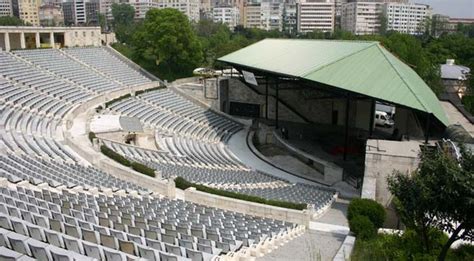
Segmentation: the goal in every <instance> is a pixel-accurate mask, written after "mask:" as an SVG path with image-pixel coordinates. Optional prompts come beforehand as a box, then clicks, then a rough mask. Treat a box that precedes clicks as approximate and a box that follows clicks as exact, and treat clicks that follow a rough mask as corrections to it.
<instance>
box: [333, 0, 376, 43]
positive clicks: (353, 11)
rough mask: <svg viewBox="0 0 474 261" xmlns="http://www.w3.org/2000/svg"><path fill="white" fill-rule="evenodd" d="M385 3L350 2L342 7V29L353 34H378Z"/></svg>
mask: <svg viewBox="0 0 474 261" xmlns="http://www.w3.org/2000/svg"><path fill="white" fill-rule="evenodd" d="M383 6H384V3H383V2H350V3H346V4H343V5H342V9H341V10H342V12H341V29H342V30H344V31H349V32H351V33H353V34H357V35H364V34H378V33H379V32H380V29H381V23H380V21H381V19H380V18H381V16H382V15H383Z"/></svg>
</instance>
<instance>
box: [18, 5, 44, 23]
mask: <svg viewBox="0 0 474 261" xmlns="http://www.w3.org/2000/svg"><path fill="white" fill-rule="evenodd" d="M40 5H41V0H18V17H19V18H20V19H21V20H23V21H24V22H26V23H29V24H31V25H34V26H38V25H40V20H39V7H40Z"/></svg>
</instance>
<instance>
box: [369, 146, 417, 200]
mask: <svg viewBox="0 0 474 261" xmlns="http://www.w3.org/2000/svg"><path fill="white" fill-rule="evenodd" d="M421 144H422V142H421V141H401V142H399V141H388V140H367V150H366V154H365V172H364V182H363V186H362V197H363V198H371V199H375V200H376V201H377V202H379V203H381V204H382V205H384V206H388V205H389V204H390V202H391V199H392V195H391V194H390V192H389V191H388V184H387V178H388V177H389V176H390V175H392V174H393V172H394V171H400V172H402V173H406V174H407V175H409V174H410V173H411V172H412V171H414V170H416V168H417V167H418V164H419V158H418V154H419V152H420V145H421Z"/></svg>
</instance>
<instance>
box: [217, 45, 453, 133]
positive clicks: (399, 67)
mask: <svg viewBox="0 0 474 261" xmlns="http://www.w3.org/2000/svg"><path fill="white" fill-rule="evenodd" d="M219 61H222V62H226V63H230V64H234V65H241V66H245V67H248V68H253V69H256V70H261V71H267V72H272V73H277V74H282V75H287V76H291V77H298V78H301V79H306V80H310V81H314V82H320V83H324V84H327V85H330V86H334V87H337V88H341V89H344V90H347V91H351V92H355V93H359V94H363V95H366V96H370V97H374V98H376V99H380V100H383V101H388V102H392V103H395V104H398V105H403V106H406V107H409V108H413V109H416V110H420V111H423V112H427V113H432V114H433V115H434V116H435V117H436V118H437V119H438V120H439V121H441V122H442V123H443V124H444V125H446V126H447V125H448V124H449V123H448V119H447V117H446V114H445V113H444V110H443V109H442V107H441V105H440V103H439V100H438V98H437V97H436V95H435V94H434V93H433V91H431V89H430V87H429V86H428V85H426V83H425V82H424V81H423V80H422V79H421V78H420V76H418V74H416V72H415V71H413V70H412V69H411V68H410V67H409V66H408V65H406V64H405V63H403V62H402V61H400V60H399V59H398V58H396V57H395V56H394V55H393V54H391V53H390V52H389V51H387V50H386V49H385V48H383V47H382V46H381V45H380V44H379V43H378V42H358V41H330V40H295V39H265V40H262V41H260V42H257V43H255V44H252V45H250V46H248V47H245V48H243V49H240V50H238V51H236V52H233V53H231V54H228V55H226V56H223V57H221V58H219Z"/></svg>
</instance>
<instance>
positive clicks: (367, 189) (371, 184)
mask: <svg viewBox="0 0 474 261" xmlns="http://www.w3.org/2000/svg"><path fill="white" fill-rule="evenodd" d="M376 189H377V179H376V178H373V177H364V182H363V184H362V195H361V198H368V199H373V200H376V197H375V195H376Z"/></svg>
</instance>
